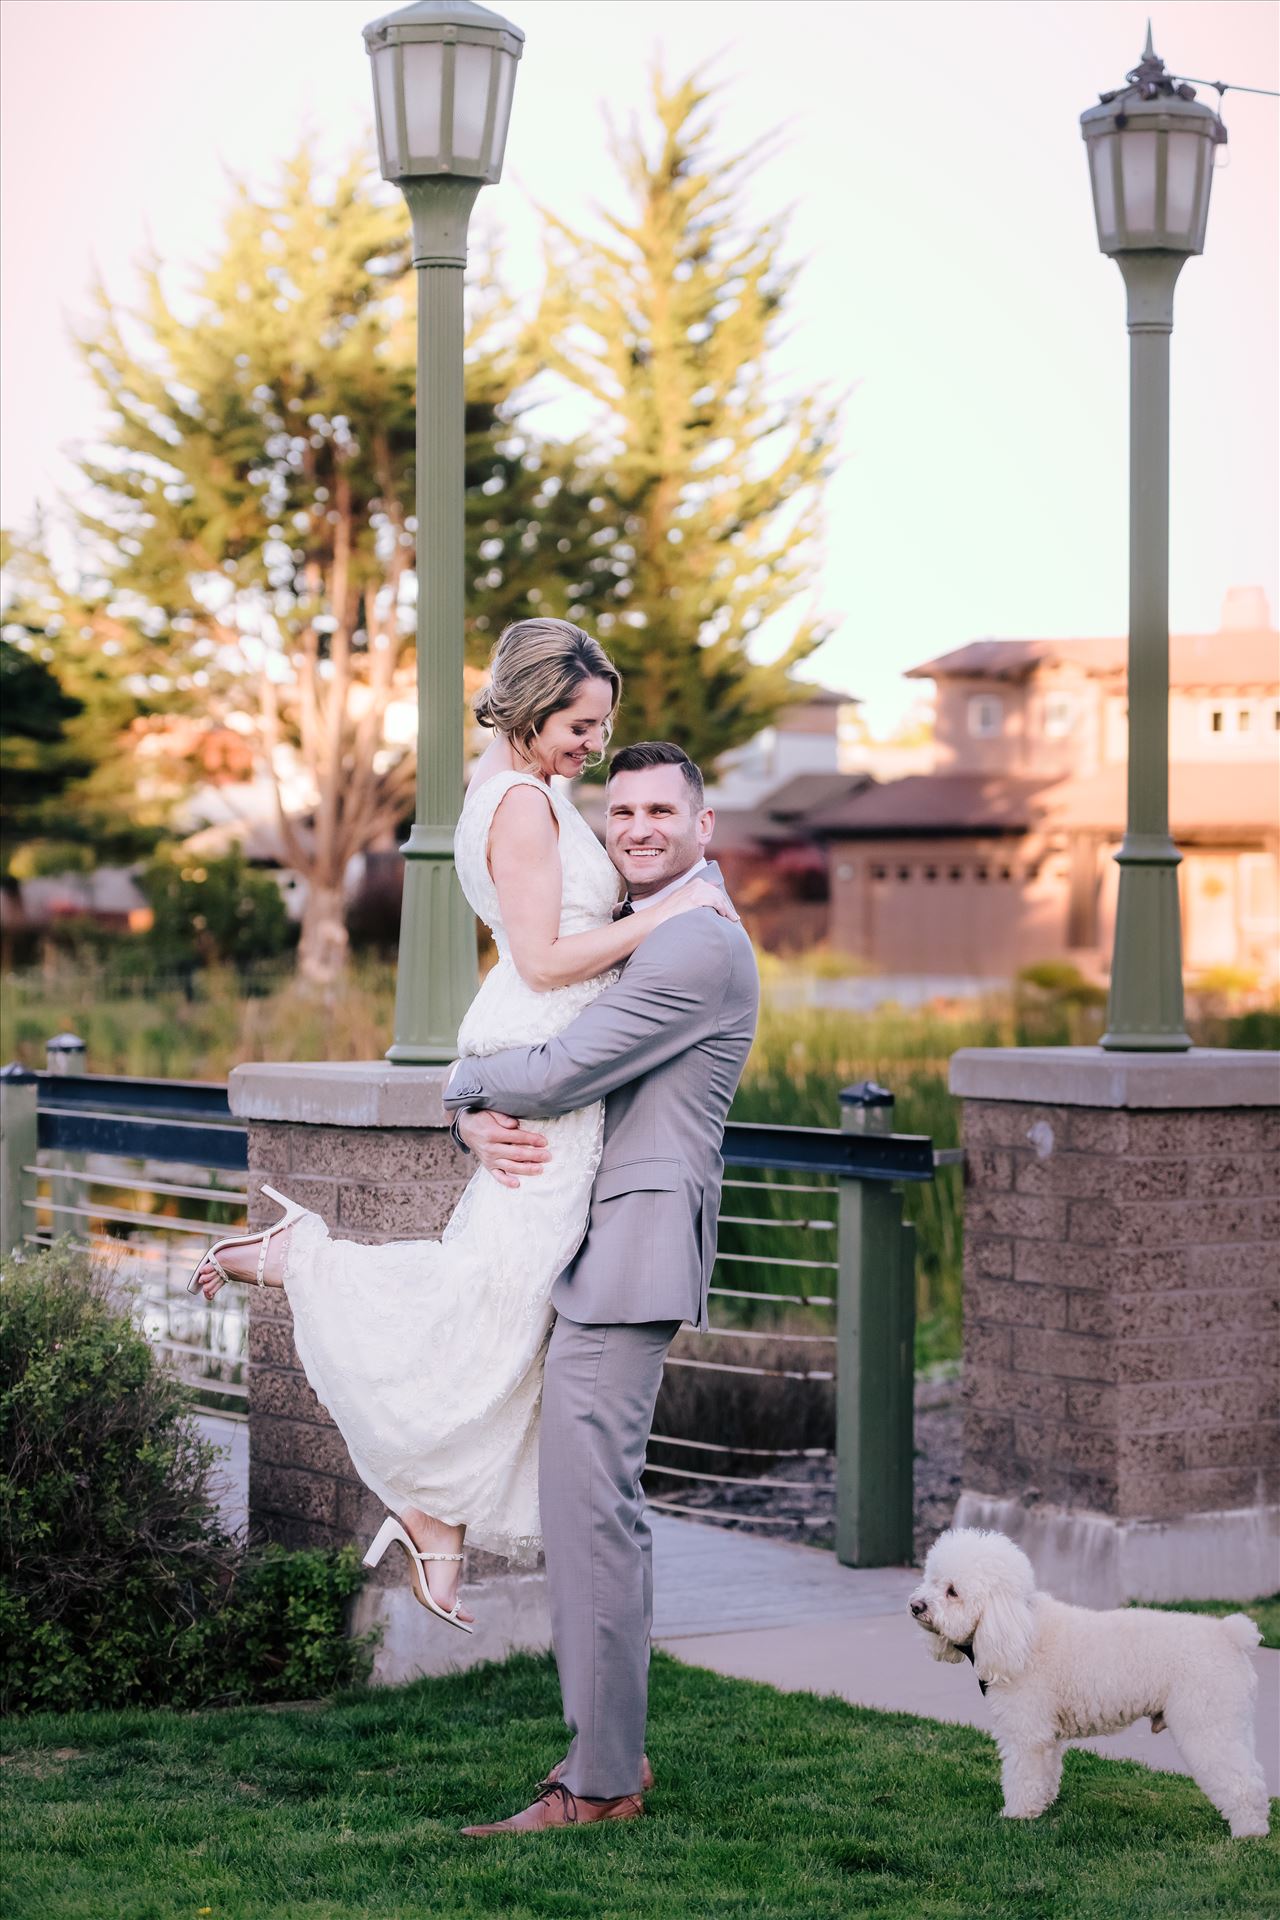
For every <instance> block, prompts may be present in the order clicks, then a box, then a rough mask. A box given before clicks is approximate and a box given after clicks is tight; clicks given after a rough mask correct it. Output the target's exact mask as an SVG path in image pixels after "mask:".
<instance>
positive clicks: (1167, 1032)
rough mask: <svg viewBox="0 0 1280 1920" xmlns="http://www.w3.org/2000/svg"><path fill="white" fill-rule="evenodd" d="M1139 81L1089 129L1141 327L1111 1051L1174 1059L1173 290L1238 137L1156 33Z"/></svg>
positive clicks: (1096, 180) (1132, 403)
mask: <svg viewBox="0 0 1280 1920" xmlns="http://www.w3.org/2000/svg"><path fill="white" fill-rule="evenodd" d="M1126 79H1127V81H1128V85H1127V86H1125V87H1122V88H1119V89H1117V90H1116V91H1115V92H1113V93H1104V94H1103V95H1102V96H1101V104H1100V105H1099V106H1096V107H1091V108H1090V109H1089V111H1088V112H1087V113H1083V114H1081V116H1080V130H1081V133H1082V134H1083V136H1084V141H1085V146H1086V149H1087V151H1088V155H1089V171H1090V175H1091V178H1092V182H1093V207H1094V213H1095V215H1096V218H1097V223H1098V245H1099V246H1100V247H1101V249H1102V251H1103V253H1107V254H1110V255H1111V256H1112V258H1113V259H1114V260H1115V262H1116V264H1117V266H1118V267H1119V268H1120V271H1121V273H1122V274H1123V275H1124V283H1125V289H1126V291H1127V294H1128V324H1129V799H1128V823H1127V827H1126V830H1125V836H1124V840H1123V842H1122V844H1121V847H1120V850H1119V852H1118V853H1117V854H1116V861H1117V863H1118V865H1119V868H1120V892H1119V900H1118V903H1117V907H1116V931H1115V951H1114V953H1113V955H1112V963H1111V996H1110V1001H1109V1004H1108V1008H1107V1031H1106V1032H1105V1034H1104V1035H1103V1037H1102V1045H1103V1046H1104V1047H1107V1048H1112V1049H1122V1048H1123V1049H1140V1050H1143V1051H1147V1052H1165V1053H1174V1052H1181V1051H1183V1050H1184V1049H1186V1048H1187V1047H1189V1046H1190V1045H1191V1040H1190V1038H1189V1036H1188V1034H1187V1032H1186V1030H1185V1027H1184V1024H1183V1012H1182V928H1181V921H1180V916H1179V911H1178V861H1179V858H1180V856H1179V854H1178V850H1177V848H1176V847H1175V846H1174V844H1173V841H1172V840H1171V839H1170V837H1169V336H1170V334H1171V333H1172V332H1173V289H1174V283H1175V282H1176V280H1177V278H1178V275H1179V273H1180V272H1181V270H1182V266H1183V262H1184V261H1185V260H1187V259H1188V257H1189V256H1190V255H1191V254H1193V253H1202V252H1203V251H1204V234H1205V224H1206V222H1207V220H1208V217H1209V186H1210V182H1211V180H1212V177H1213V160H1214V150H1215V148H1216V147H1217V146H1218V145H1220V144H1221V143H1222V142H1223V141H1225V139H1226V137H1227V134H1226V129H1225V127H1224V126H1223V124H1222V122H1221V120H1220V119H1219V118H1218V116H1217V114H1216V113H1214V112H1213V110H1212V108H1210V107H1205V106H1201V105H1200V104H1199V103H1198V101H1197V100H1196V97H1195V93H1194V90H1193V89H1192V88H1191V87H1189V86H1188V85H1186V83H1185V82H1179V81H1178V80H1176V79H1175V78H1174V77H1173V76H1172V75H1169V74H1166V73H1165V70H1164V62H1163V60H1160V59H1158V58H1157V57H1156V54H1155V52H1154V50H1153V48H1152V45H1151V29H1150V27H1148V28H1147V44H1146V47H1145V48H1144V50H1143V55H1142V59H1141V60H1140V61H1139V63H1138V65H1137V66H1136V67H1135V68H1134V69H1133V71H1132V72H1131V73H1130V74H1128V75H1126Z"/></svg>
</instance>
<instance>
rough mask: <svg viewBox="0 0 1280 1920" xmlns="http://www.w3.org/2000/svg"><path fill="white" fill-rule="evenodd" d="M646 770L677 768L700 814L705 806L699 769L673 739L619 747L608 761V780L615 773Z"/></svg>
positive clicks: (639, 741)
mask: <svg viewBox="0 0 1280 1920" xmlns="http://www.w3.org/2000/svg"><path fill="white" fill-rule="evenodd" d="M646 767H679V769H680V771H681V773H682V774H683V775H684V777H685V784H686V786H687V787H688V789H689V792H690V793H691V794H692V796H693V804H694V807H695V809H696V810H697V811H698V812H699V813H701V811H702V809H703V808H704V807H705V806H706V804H707V801H706V794H705V791H704V788H703V782H702V768H701V767H700V766H698V765H697V764H696V762H695V761H693V760H691V759H690V758H689V756H688V754H687V753H686V752H685V750H684V748H683V747H678V746H677V745H676V744H675V741H674V740H638V741H637V742H636V744H635V746H633V747H619V749H618V751H617V752H616V753H615V754H614V756H613V758H612V760H610V762H609V778H610V780H612V778H613V776H614V774H615V773H643V771H644V770H645V768H646Z"/></svg>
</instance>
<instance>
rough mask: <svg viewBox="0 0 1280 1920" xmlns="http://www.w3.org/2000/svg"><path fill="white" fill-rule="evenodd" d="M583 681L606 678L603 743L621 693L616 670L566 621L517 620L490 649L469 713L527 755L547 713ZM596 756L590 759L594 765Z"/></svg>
mask: <svg viewBox="0 0 1280 1920" xmlns="http://www.w3.org/2000/svg"><path fill="white" fill-rule="evenodd" d="M588 680H607V681H608V683H609V686H610V689H611V692H612V696H613V697H612V699H611V701H610V705H609V717H608V719H607V720H606V721H605V723H604V737H605V744H606V745H608V741H609V735H610V734H611V733H612V731H613V717H614V715H615V714H616V713H617V711H618V702H619V700H620V699H621V698H622V675H621V674H620V673H619V672H618V669H617V668H616V667H615V666H614V664H613V662H612V660H610V658H609V656H608V654H607V653H606V652H605V650H604V648H603V647H602V646H601V645H600V642H599V641H598V640H593V639H592V638H591V635H590V634H589V633H584V632H583V630H582V628H581V627H575V626H574V625H573V624H572V622H571V621H569V620H517V621H515V622H514V623H513V624H512V625H511V626H509V627H507V628H506V629H505V631H504V632H503V634H502V635H501V637H500V639H499V641H498V644H497V646H496V647H495V648H494V650H493V660H492V662H491V663H490V667H489V684H488V686H487V687H482V688H481V690H480V692H479V693H478V694H477V695H476V697H475V701H474V703H473V708H474V712H475V716H476V719H477V721H478V722H479V724H480V725H481V726H482V727H492V728H493V729H494V731H495V732H496V733H502V734H505V735H506V737H507V739H508V740H510V742H511V744H512V745H513V746H514V747H515V749H516V751H517V753H520V754H523V755H524V757H525V759H531V758H532V752H533V743H534V741H535V740H536V739H537V737H538V735H539V733H541V731H542V729H543V727H544V726H545V725H546V723H547V721H548V720H549V719H550V718H551V715H552V714H553V713H559V712H560V711H561V709H562V708H564V707H567V706H571V705H572V703H573V698H574V695H575V694H576V693H577V691H578V689H579V688H580V687H581V686H583V685H584V684H585V682H586V681H588ZM602 758H603V755H601V756H600V759H602ZM600 759H596V760H593V761H592V762H591V763H590V764H592V765H596V766H598V765H599V763H600Z"/></svg>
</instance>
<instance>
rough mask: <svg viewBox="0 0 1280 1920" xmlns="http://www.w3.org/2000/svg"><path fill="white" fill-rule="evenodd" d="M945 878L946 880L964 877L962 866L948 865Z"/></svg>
mask: <svg viewBox="0 0 1280 1920" xmlns="http://www.w3.org/2000/svg"><path fill="white" fill-rule="evenodd" d="M947 878H948V880H963V879H964V868H963V867H948V868H947Z"/></svg>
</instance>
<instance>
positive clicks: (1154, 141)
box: [1120, 133, 1160, 234]
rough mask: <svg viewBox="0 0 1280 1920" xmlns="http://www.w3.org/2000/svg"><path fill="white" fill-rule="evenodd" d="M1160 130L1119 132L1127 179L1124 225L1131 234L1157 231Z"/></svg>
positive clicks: (1121, 161)
mask: <svg viewBox="0 0 1280 1920" xmlns="http://www.w3.org/2000/svg"><path fill="white" fill-rule="evenodd" d="M1159 139H1160V135H1159V134H1158V133H1123V134H1121V135H1120V170H1121V174H1122V177H1123V180H1124V225H1125V227H1126V229H1127V230H1128V232H1129V233H1131V234H1132V233H1154V232H1155V230H1156V151H1157V145H1158V142H1159Z"/></svg>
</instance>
